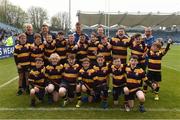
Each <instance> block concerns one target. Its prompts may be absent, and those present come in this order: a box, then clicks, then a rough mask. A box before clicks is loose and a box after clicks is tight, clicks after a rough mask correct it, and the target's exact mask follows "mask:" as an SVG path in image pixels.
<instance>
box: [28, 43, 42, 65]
mask: <svg viewBox="0 0 180 120" xmlns="http://www.w3.org/2000/svg"><path fill="white" fill-rule="evenodd" d="M36 58H44V44H43V43H42V44H40V45H36V44H34V43H33V44H31V46H30V62H31V66H32V67H35V59H36Z"/></svg>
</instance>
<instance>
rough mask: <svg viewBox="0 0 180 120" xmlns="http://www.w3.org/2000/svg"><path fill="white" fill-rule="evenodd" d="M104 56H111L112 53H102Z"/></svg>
mask: <svg viewBox="0 0 180 120" xmlns="http://www.w3.org/2000/svg"><path fill="white" fill-rule="evenodd" d="M100 53H101V54H102V55H103V56H111V53H110V52H100Z"/></svg>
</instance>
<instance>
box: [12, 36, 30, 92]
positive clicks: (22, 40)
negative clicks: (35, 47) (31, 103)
mask: <svg viewBox="0 0 180 120" xmlns="http://www.w3.org/2000/svg"><path fill="white" fill-rule="evenodd" d="M29 56H30V45H29V44H27V37H26V35H25V34H24V33H21V34H20V35H19V44H17V45H16V46H15V48H14V60H15V63H16V66H17V69H18V74H19V89H18V92H17V95H22V93H23V88H22V84H23V80H25V83H26V88H25V89H26V91H29V82H28V72H29V68H30V61H29ZM24 78H25V79H24Z"/></svg>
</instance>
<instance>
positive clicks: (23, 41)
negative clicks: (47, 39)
mask: <svg viewBox="0 0 180 120" xmlns="http://www.w3.org/2000/svg"><path fill="white" fill-rule="evenodd" d="M19 42H20V44H22V45H24V44H26V42H27V37H26V35H25V34H22V35H20V37H19Z"/></svg>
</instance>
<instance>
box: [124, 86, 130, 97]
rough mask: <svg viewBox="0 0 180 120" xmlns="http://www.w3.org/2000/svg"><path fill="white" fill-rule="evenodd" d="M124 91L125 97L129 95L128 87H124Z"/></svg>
mask: <svg viewBox="0 0 180 120" xmlns="http://www.w3.org/2000/svg"><path fill="white" fill-rule="evenodd" d="M123 90H124V94H125V95H129V89H128V88H127V87H124V88H123Z"/></svg>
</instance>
